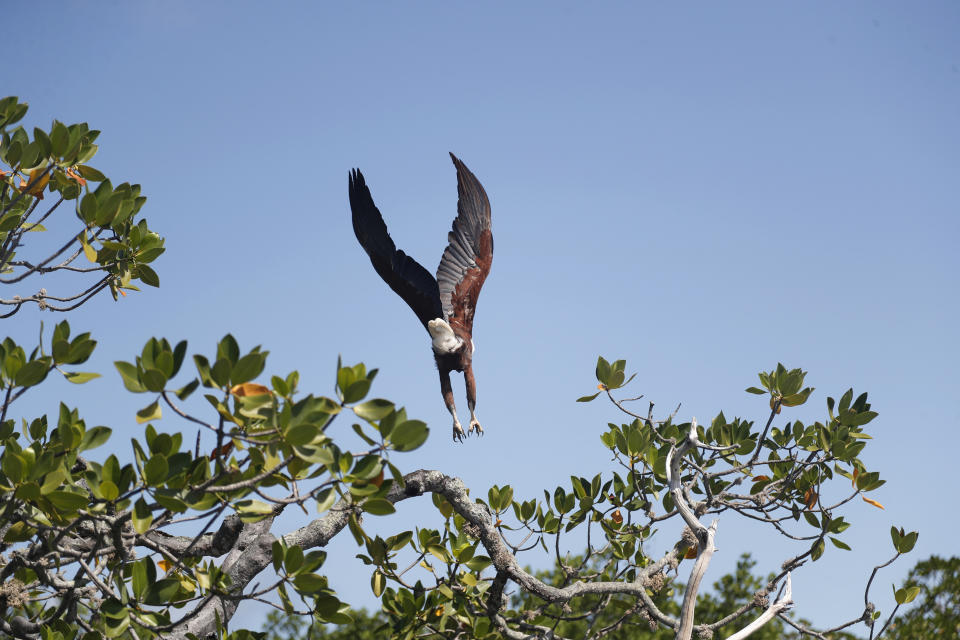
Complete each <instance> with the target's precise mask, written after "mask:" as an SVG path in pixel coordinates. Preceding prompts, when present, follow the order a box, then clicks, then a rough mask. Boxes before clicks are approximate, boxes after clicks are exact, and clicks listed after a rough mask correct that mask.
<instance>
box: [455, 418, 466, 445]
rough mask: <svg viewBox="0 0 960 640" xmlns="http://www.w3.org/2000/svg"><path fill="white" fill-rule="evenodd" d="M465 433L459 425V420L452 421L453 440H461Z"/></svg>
mask: <svg viewBox="0 0 960 640" xmlns="http://www.w3.org/2000/svg"><path fill="white" fill-rule="evenodd" d="M466 437H467V435H466V434H465V433H464V432H463V427H461V426H460V423H459V422H454V423H453V441H454V442H463V440H464V438H466Z"/></svg>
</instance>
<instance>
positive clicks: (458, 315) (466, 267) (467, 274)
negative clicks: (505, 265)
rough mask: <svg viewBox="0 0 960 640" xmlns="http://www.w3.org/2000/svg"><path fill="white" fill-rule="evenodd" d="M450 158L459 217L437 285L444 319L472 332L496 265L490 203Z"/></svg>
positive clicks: (471, 177) (476, 182) (449, 237)
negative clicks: (480, 300)
mask: <svg viewBox="0 0 960 640" xmlns="http://www.w3.org/2000/svg"><path fill="white" fill-rule="evenodd" d="M450 158H451V159H452V160H453V164H454V166H455V167H456V168H457V195H458V196H459V197H458V199H457V217H456V218H455V219H454V221H453V229H452V230H451V231H450V233H449V234H448V235H447V240H448V242H449V244H448V245H447V248H446V249H445V250H444V252H443V257H442V258H441V259H440V266H439V267H437V285H438V287H439V290H440V303H441V305H442V306H443V317H444V319H446V320H447V322H450V323H451V324H459V325H461V326H462V327H463V328H465V329H466V330H467V331H468V332H470V333H472V332H473V315H474V312H475V311H476V308H477V298H478V297H479V296H480V288H481V287H482V286H483V282H484V280H486V279H487V274H488V273H490V265H491V263H492V262H493V233H492V231H491V227H490V201H489V200H488V199H487V193H486V192H485V191H484V190H483V186H482V185H481V184H480V181H479V180H477V178H476V176H474V175H473V173H471V172H470V170H469V169H467V167H466V165H464V164H463V163H462V162H461V161H460V160H459V159H458V158H457V157H456V156H455V155H453V154H452V153H451V154H450Z"/></svg>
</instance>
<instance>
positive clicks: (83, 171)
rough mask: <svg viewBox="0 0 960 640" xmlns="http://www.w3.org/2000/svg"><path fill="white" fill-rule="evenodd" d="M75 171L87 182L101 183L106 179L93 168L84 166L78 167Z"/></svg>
mask: <svg viewBox="0 0 960 640" xmlns="http://www.w3.org/2000/svg"><path fill="white" fill-rule="evenodd" d="M77 171H78V172H79V173H80V175H81V176H83V177H84V178H86V179H87V180H92V181H93V182H103V181H104V180H106V179H107V176H105V175H103V174H102V173H100V172H99V171H97V170H96V169H94V168H93V167H91V166H89V165H86V164H81V165H79V166H78V167H77Z"/></svg>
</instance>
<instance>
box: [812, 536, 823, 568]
mask: <svg viewBox="0 0 960 640" xmlns="http://www.w3.org/2000/svg"><path fill="white" fill-rule="evenodd" d="M824 548H825V545H824V544H823V538H820V539H819V540H817V541H816V542H814V543H813V546H811V547H810V559H811V560H813V561H814V562H816V561H817V560H819V559H820V556H822V555H823V551H824Z"/></svg>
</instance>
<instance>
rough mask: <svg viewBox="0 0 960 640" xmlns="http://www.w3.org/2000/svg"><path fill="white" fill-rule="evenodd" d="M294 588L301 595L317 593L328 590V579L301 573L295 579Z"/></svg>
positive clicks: (313, 574)
mask: <svg viewBox="0 0 960 640" xmlns="http://www.w3.org/2000/svg"><path fill="white" fill-rule="evenodd" d="M293 586H294V587H296V589H297V591H299V592H300V593H315V592H317V591H320V590H321V589H326V587H327V579H326V578H324V577H323V576H318V575H317V574H315V573H301V574H300V575H298V576H296V577H295V578H294V579H293Z"/></svg>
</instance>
